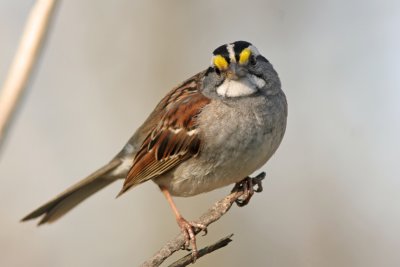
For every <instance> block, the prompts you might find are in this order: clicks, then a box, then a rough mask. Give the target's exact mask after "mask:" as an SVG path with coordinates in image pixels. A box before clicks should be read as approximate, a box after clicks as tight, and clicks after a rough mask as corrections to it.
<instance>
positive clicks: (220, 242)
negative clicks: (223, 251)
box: [168, 234, 233, 267]
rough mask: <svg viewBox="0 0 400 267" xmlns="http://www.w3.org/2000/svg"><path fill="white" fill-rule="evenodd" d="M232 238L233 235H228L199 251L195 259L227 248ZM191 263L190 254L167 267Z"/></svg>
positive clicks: (177, 266) (182, 266)
mask: <svg viewBox="0 0 400 267" xmlns="http://www.w3.org/2000/svg"><path fill="white" fill-rule="evenodd" d="M232 236H233V234H230V235H228V236H226V237H224V238H222V239H220V240H218V241H217V242H215V243H214V244H212V245H209V246H206V247H204V248H202V249H200V250H199V254H198V255H197V259H198V258H200V257H203V256H204V255H207V254H209V253H211V252H213V251H215V250H217V249H220V248H223V247H225V246H227V245H228V244H229V243H230V242H231V241H232V239H231V237H232ZM191 263H192V253H189V254H187V255H186V256H185V257H183V258H181V259H179V260H177V261H176V262H174V263H172V264H171V265H169V266H168V267H184V266H187V265H189V264H191Z"/></svg>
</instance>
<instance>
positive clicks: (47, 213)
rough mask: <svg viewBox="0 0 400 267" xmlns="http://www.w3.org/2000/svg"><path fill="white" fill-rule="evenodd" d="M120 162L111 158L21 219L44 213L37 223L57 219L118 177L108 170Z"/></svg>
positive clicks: (26, 219) (24, 219)
mask: <svg viewBox="0 0 400 267" xmlns="http://www.w3.org/2000/svg"><path fill="white" fill-rule="evenodd" d="M121 162H122V161H121V160H120V159H118V158H116V159H114V160H112V161H111V162H109V163H108V164H107V165H105V166H104V167H102V168H100V169H99V170H97V171H95V172H94V173H92V174H91V175H89V176H88V177H86V178H85V179H83V180H82V181H80V182H78V183H76V184H75V185H73V186H71V187H70V188H68V189H67V190H65V191H64V192H62V193H61V194H59V195H58V196H56V197H55V198H54V199H52V200H50V201H49V202H47V203H45V204H44V205H42V206H40V207H39V208H37V209H36V210H34V211H33V212H31V213H29V214H28V215H26V216H25V217H24V218H23V219H22V220H21V221H28V220H31V219H35V218H37V217H40V216H42V215H44V216H43V218H42V219H41V220H40V222H39V225H41V224H44V223H50V222H53V221H55V220H57V219H59V218H60V217H61V216H63V215H64V214H66V213H67V212H68V211H70V210H71V209H72V208H74V207H75V206H76V205H78V204H79V203H81V202H82V201H84V200H85V199H86V198H88V197H89V196H91V195H93V194H94V193H96V192H97V191H99V190H100V189H102V188H104V187H106V186H107V185H109V184H111V183H112V182H114V181H116V180H117V179H118V178H120V177H116V176H115V177H114V176H111V175H110V172H111V171H113V170H114V169H115V168H117V167H118V166H119V165H120V164H121ZM121 178H122V177H121Z"/></svg>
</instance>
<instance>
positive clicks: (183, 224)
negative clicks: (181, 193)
mask: <svg viewBox="0 0 400 267" xmlns="http://www.w3.org/2000/svg"><path fill="white" fill-rule="evenodd" d="M176 221H177V222H178V225H179V227H180V228H181V231H182V233H183V235H184V237H185V246H184V249H189V246H190V247H191V248H192V260H193V262H195V261H196V259H197V256H198V251H197V244H196V234H195V231H194V228H198V229H200V230H201V231H204V234H203V235H206V234H207V232H208V231H207V226H205V225H204V224H201V223H196V222H189V221H187V220H185V219H184V218H183V217H180V218H178V219H177V220H176Z"/></svg>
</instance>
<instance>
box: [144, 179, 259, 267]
mask: <svg viewBox="0 0 400 267" xmlns="http://www.w3.org/2000/svg"><path fill="white" fill-rule="evenodd" d="M264 177H265V173H264V172H262V173H260V174H259V175H257V176H256V177H254V178H251V179H252V181H253V184H254V185H258V186H259V188H257V190H255V192H261V191H262V187H260V186H261V180H263V179H264ZM243 195H245V192H244V191H243V187H240V186H235V187H234V190H232V192H231V193H230V194H229V195H227V196H226V197H224V198H223V199H221V200H219V201H218V202H216V203H215V204H214V205H213V206H212V207H211V208H210V209H209V210H208V211H207V212H205V213H204V214H203V215H202V216H201V217H200V218H199V219H198V220H196V221H195V223H199V224H203V225H205V226H208V225H210V224H212V223H213V222H215V221H217V220H219V219H220V218H221V217H222V216H223V215H224V214H225V213H226V212H228V210H229V209H230V208H231V207H232V205H233V203H235V202H236V201H237V200H238V199H240V198H241V197H242V196H243ZM200 231H201V230H200V229H195V234H198V233H199V232H200ZM184 244H185V238H184V235H183V234H179V235H178V236H177V237H175V238H174V239H172V240H170V241H169V242H167V243H166V244H165V245H164V246H163V247H162V248H161V249H160V250H159V251H158V252H157V253H156V254H154V256H153V257H151V258H150V259H149V260H147V261H146V262H144V263H143V264H142V265H141V266H142V267H154V266H160V264H162V263H163V262H164V261H165V260H166V259H167V258H168V257H170V256H171V255H172V254H173V253H175V252H176V251H179V250H181V249H182V247H183V246H184Z"/></svg>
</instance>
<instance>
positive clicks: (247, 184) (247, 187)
mask: <svg viewBox="0 0 400 267" xmlns="http://www.w3.org/2000/svg"><path fill="white" fill-rule="evenodd" d="M264 178H265V172H262V173H260V174H259V175H257V176H256V177H254V178H251V177H246V178H244V179H243V180H242V181H240V182H238V183H236V184H235V186H234V187H233V189H232V192H243V194H241V195H239V197H238V198H237V199H236V200H235V202H236V204H237V205H238V206H239V207H243V206H246V205H247V204H249V202H250V199H251V197H252V196H253V195H254V192H256V193H259V192H262V190H263V187H262V183H261V181H262V180H263V179H264ZM254 186H257V188H256V189H255V188H254Z"/></svg>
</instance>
